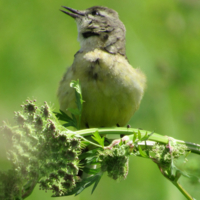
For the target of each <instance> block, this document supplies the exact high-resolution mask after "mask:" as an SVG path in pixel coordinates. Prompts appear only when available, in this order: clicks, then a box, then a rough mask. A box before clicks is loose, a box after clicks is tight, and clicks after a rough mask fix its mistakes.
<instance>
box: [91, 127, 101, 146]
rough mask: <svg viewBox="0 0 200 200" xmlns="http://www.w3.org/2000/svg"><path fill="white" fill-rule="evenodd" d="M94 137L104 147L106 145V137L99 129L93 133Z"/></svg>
mask: <svg viewBox="0 0 200 200" xmlns="http://www.w3.org/2000/svg"><path fill="white" fill-rule="evenodd" d="M92 139H93V140H95V141H96V142H97V143H99V144H100V145H101V146H102V147H104V137H101V136H100V135H99V132H98V131H96V132H95V133H93V136H92Z"/></svg>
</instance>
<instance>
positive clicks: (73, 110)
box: [67, 108, 80, 115]
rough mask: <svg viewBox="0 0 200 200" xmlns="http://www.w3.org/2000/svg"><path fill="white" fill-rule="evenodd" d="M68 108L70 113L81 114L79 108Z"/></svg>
mask: <svg viewBox="0 0 200 200" xmlns="http://www.w3.org/2000/svg"><path fill="white" fill-rule="evenodd" d="M67 110H69V112H70V113H72V114H74V115H80V111H79V110H78V108H75V109H74V108H68V109H67Z"/></svg>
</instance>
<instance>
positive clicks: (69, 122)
mask: <svg viewBox="0 0 200 200" xmlns="http://www.w3.org/2000/svg"><path fill="white" fill-rule="evenodd" d="M54 114H55V115H56V117H57V119H58V120H61V121H65V122H67V123H64V124H63V126H64V127H69V126H73V127H75V128H77V120H76V117H75V116H74V115H73V114H72V118H71V117H70V116H68V115H67V114H66V113H64V112H63V111H62V110H60V113H58V112H54Z"/></svg>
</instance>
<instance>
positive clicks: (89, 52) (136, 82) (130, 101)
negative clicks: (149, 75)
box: [58, 6, 146, 129]
mask: <svg viewBox="0 0 200 200" xmlns="http://www.w3.org/2000/svg"><path fill="white" fill-rule="evenodd" d="M62 7H63V8H64V9H62V10H61V11H62V12H63V13H65V14H67V15H68V16H70V17H72V18H74V19H75V21H76V24H77V29H78V41H79V42H80V49H79V50H78V52H77V53H75V55H74V61H73V64H72V65H71V66H70V67H69V68H68V69H67V71H66V72H65V74H64V76H63V78H62V80H61V81H60V84H59V88H58V100H59V104H60V110H62V111H63V112H65V113H67V114H69V111H68V110H67V109H68V108H74V109H75V108H76V107H77V106H76V99H75V92H74V89H73V88H71V87H70V82H71V81H72V80H77V79H78V80H79V82H80V85H81V90H82V97H83V100H84V102H83V107H82V114H81V126H80V128H81V129H86V128H94V127H96V128H97V127H116V126H117V127H122V126H125V125H126V124H127V123H128V121H129V120H130V118H131V117H132V116H133V114H134V113H135V111H136V110H137V109H138V108H139V105H140V103H141V100H142V97H143V94H144V91H145V88H146V76H145V75H144V73H143V72H142V71H141V70H140V69H139V68H133V67H132V66H131V65H130V64H129V61H128V59H127V56H126V48H125V43H126V38H125V35H126V28H125V26H124V24H123V23H122V21H121V20H120V19H119V15H118V13H117V12H116V11H115V10H113V9H110V8H107V7H103V6H93V7H90V8H87V9H85V10H76V9H73V8H70V7H66V6H62Z"/></svg>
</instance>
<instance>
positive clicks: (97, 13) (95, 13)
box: [91, 10, 100, 15]
mask: <svg viewBox="0 0 200 200" xmlns="http://www.w3.org/2000/svg"><path fill="white" fill-rule="evenodd" d="M91 14H92V15H100V13H99V12H98V11H96V10H94V11H92V13H91Z"/></svg>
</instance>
